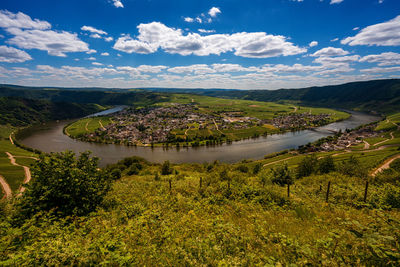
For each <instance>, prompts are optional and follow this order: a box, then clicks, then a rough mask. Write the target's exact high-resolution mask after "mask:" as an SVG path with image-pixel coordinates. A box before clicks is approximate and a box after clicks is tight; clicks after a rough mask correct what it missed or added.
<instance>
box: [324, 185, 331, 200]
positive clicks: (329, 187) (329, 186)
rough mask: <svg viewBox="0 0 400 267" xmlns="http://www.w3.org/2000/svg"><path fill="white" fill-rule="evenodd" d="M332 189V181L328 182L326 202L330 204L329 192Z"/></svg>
mask: <svg viewBox="0 0 400 267" xmlns="http://www.w3.org/2000/svg"><path fill="white" fill-rule="evenodd" d="M330 189H331V181H329V182H328V189H327V190H326V199H325V201H326V202H328V199H329V190H330Z"/></svg>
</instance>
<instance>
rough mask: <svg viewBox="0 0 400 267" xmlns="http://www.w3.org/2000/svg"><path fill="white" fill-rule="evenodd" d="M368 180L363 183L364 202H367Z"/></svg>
mask: <svg viewBox="0 0 400 267" xmlns="http://www.w3.org/2000/svg"><path fill="white" fill-rule="evenodd" d="M368 184H369V183H368V180H367V182H366V183H365V192H364V202H367V195H368Z"/></svg>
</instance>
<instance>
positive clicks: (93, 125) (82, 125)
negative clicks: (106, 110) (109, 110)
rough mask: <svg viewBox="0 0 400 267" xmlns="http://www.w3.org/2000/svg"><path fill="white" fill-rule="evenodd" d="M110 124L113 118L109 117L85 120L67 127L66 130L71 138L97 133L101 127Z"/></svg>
mask: <svg viewBox="0 0 400 267" xmlns="http://www.w3.org/2000/svg"><path fill="white" fill-rule="evenodd" d="M100 123H101V124H100ZM110 123H111V118H109V117H93V118H85V119H81V120H78V121H77V122H74V123H73V124H71V125H69V126H67V127H66V128H65V133H66V134H67V135H69V136H71V137H78V136H81V135H83V134H86V133H92V132H94V131H96V130H97V129H99V128H101V125H103V127H106V126H107V125H109V124H110Z"/></svg>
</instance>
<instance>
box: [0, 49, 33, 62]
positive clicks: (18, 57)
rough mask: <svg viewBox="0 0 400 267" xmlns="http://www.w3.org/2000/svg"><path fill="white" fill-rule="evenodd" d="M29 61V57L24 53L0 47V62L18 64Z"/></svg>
mask: <svg viewBox="0 0 400 267" xmlns="http://www.w3.org/2000/svg"><path fill="white" fill-rule="evenodd" d="M31 59H32V58H31V56H30V55H29V54H28V53H26V52H25V51H22V50H19V49H16V48H14V47H8V46H5V45H0V62H7V63H20V62H25V61H27V60H31Z"/></svg>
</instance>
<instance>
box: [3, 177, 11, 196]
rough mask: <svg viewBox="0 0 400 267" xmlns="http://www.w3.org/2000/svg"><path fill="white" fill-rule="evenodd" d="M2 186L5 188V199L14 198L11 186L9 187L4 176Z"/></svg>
mask: <svg viewBox="0 0 400 267" xmlns="http://www.w3.org/2000/svg"><path fill="white" fill-rule="evenodd" d="M0 184H1V187H2V188H3V192H4V194H5V195H4V198H11V197H12V191H11V188H10V186H9V185H8V183H7V181H6V179H4V177H3V176H1V175H0Z"/></svg>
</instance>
